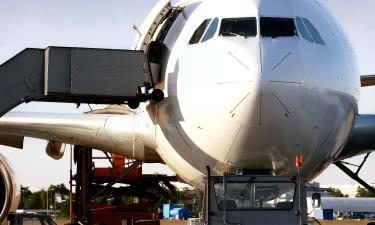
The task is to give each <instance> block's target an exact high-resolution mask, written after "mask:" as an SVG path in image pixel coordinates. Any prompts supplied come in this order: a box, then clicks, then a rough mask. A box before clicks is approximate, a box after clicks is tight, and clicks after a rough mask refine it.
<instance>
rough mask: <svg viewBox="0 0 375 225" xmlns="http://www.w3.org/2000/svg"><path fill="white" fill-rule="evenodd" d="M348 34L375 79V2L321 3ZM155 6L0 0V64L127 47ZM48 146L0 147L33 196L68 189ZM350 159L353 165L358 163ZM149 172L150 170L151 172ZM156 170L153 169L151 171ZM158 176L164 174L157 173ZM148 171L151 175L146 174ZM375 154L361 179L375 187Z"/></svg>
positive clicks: (64, 166)
mask: <svg viewBox="0 0 375 225" xmlns="http://www.w3.org/2000/svg"><path fill="white" fill-rule="evenodd" d="M322 1H323V3H324V4H325V5H326V6H327V7H328V8H329V9H330V10H331V11H332V13H333V14H334V15H335V16H336V17H337V18H338V20H339V22H340V23H341V24H342V26H343V28H344V30H345V31H346V33H347V35H348V37H349V39H350V41H351V42H352V44H353V48H354V50H355V51H356V52H357V55H358V62H359V66H360V71H361V73H362V74H375V62H374V61H373V60H374V59H375V43H374V42H373V40H375V23H374V21H375V14H374V13H373V12H374V11H375V1H373V0H361V1H351V0H322ZM156 2H157V1H156V0H136V1H135V0H110V1H109V0H108V1H99V0H94V1H92V0H79V1H72V0H32V1H21V0H0V63H3V62H5V61H6V60H7V59H9V58H11V57H12V56H13V55H15V54H17V53H18V52H20V51H21V50H22V49H24V48H26V47H35V48H45V47H47V46H77V47H95V48H118V49H127V48H129V47H130V45H131V43H132V40H133V38H134V36H135V31H134V30H133V29H132V26H133V24H136V25H138V26H140V25H141V23H142V21H143V19H144V17H145V16H146V15H147V13H148V11H149V10H150V9H151V8H152V6H153V5H154V4H155V3H156ZM361 91H362V99H361V101H360V106H359V107H360V108H359V110H360V113H374V114H375V104H374V103H373V97H375V87H368V88H362V90H361ZM16 110H24V111H49V112H69V113H72V112H75V113H80V112H83V111H87V110H88V107H87V106H85V105H83V106H81V107H80V108H79V109H76V108H75V106H74V105H71V104H46V103H29V104H26V105H21V106H19V107H17V108H16ZM45 144H46V141H39V140H35V139H29V138H28V139H26V142H25V149H24V150H17V149H12V148H7V147H2V146H0V152H1V153H3V154H4V155H6V156H7V157H8V158H9V160H10V161H11V163H12V164H13V166H14V170H15V172H16V173H17V174H18V177H19V182H20V183H21V184H22V185H25V186H30V187H31V188H32V189H33V190H35V189H38V188H41V187H45V186H47V185H49V184H56V183H61V182H64V183H67V181H68V177H69V154H66V156H65V157H64V158H63V159H62V160H59V161H55V160H53V159H50V158H49V157H48V156H47V155H46V154H45V152H44V148H45ZM358 160H359V159H358V158H356V159H353V160H351V162H357V161H358ZM149 168H150V167H149ZM152 168H154V167H152ZM157 168H158V172H159V173H165V172H168V170H167V169H166V168H165V167H159V166H158V167H157ZM149 171H150V170H149ZM373 171H375V153H374V155H371V156H370V158H369V160H368V163H367V165H366V166H365V167H364V170H363V172H362V173H361V174H362V175H363V176H364V177H365V179H366V180H368V181H370V182H375V173H374V172H373ZM316 180H317V181H320V182H321V183H323V184H350V183H352V180H351V179H350V178H348V177H347V176H346V175H345V174H343V173H342V172H341V171H339V170H338V169H336V168H335V167H334V166H331V167H330V168H328V169H327V170H326V171H325V172H324V173H323V174H322V175H320V176H319V177H318V178H317V179H316Z"/></svg>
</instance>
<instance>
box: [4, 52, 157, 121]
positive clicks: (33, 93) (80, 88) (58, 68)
mask: <svg viewBox="0 0 375 225" xmlns="http://www.w3.org/2000/svg"><path fill="white" fill-rule="evenodd" d="M148 65H149V64H148V62H147V57H145V55H144V54H143V52H142V51H132V50H111V49H93V48H67V47H49V48H47V49H46V50H44V49H32V48H28V49H25V50H23V51H22V52H20V53H19V54H17V55H16V56H14V57H13V58H11V59H10V60H8V61H7V62H5V63H4V64H2V65H1V66H0V79H1V82H0V96H1V98H0V116H2V115H3V114H5V113H6V112H8V111H9V110H11V109H12V108H14V107H15V106H17V105H19V104H21V103H23V102H29V101H46V102H70V103H95V104H124V103H126V104H128V103H131V102H132V101H133V102H136V103H137V102H138V103H139V102H142V101H147V100H149V99H150V98H151V94H149V93H148V91H149V90H150V89H151V88H152V86H153V85H152V78H151V74H150V72H149V66H148ZM136 106H137V105H136Z"/></svg>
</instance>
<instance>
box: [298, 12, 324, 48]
mask: <svg viewBox="0 0 375 225" xmlns="http://www.w3.org/2000/svg"><path fill="white" fill-rule="evenodd" d="M296 23H297V28H298V32H299V33H301V36H302V37H303V38H304V39H306V40H307V41H309V42H314V43H316V44H320V45H325V43H324V41H323V38H322V37H321V36H320V34H319V32H318V30H317V29H316V28H315V27H314V25H312V23H311V22H310V21H309V20H308V19H306V18H300V17H297V18H296Z"/></svg>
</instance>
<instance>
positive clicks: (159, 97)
mask: <svg viewBox="0 0 375 225" xmlns="http://www.w3.org/2000/svg"><path fill="white" fill-rule="evenodd" d="M151 99H152V100H153V101H155V102H161V101H163V99H164V92H163V91H162V90H160V89H155V90H153V91H152V93H151Z"/></svg>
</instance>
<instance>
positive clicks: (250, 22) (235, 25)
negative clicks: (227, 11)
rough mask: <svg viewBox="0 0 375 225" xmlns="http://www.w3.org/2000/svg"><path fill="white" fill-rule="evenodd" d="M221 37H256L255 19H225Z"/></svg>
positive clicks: (221, 28) (222, 22)
mask: <svg viewBox="0 0 375 225" xmlns="http://www.w3.org/2000/svg"><path fill="white" fill-rule="evenodd" d="M219 35H220V36H224V37H226V36H244V37H245V38H247V37H255V36H256V35H257V25H256V19H255V17H240V18H225V19H222V20H221V25H220V33H219Z"/></svg>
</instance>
